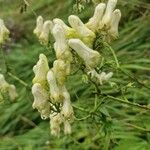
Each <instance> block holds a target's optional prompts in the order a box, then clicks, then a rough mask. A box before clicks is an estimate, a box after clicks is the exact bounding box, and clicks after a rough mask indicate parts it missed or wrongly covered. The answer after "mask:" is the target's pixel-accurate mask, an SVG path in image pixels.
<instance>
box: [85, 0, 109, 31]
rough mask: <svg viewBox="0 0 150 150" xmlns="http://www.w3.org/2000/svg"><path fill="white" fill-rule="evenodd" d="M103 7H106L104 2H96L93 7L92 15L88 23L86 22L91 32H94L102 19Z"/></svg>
mask: <svg viewBox="0 0 150 150" xmlns="http://www.w3.org/2000/svg"><path fill="white" fill-rule="evenodd" d="M105 8H106V4H105V3H100V4H98V5H97V6H96V8H95V12H94V15H93V17H92V18H90V19H89V21H88V23H87V24H86V26H87V27H88V28H89V29H90V30H92V31H93V32H95V31H96V30H97V29H98V25H99V22H100V21H101V19H102V16H103V13H104V10H105Z"/></svg>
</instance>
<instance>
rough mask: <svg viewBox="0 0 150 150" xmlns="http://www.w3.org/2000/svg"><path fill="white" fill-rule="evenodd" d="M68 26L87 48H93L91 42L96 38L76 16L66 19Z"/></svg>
mask: <svg viewBox="0 0 150 150" xmlns="http://www.w3.org/2000/svg"><path fill="white" fill-rule="evenodd" d="M68 21H69V24H70V25H71V27H72V28H73V29H75V30H76V32H77V33H78V34H79V36H80V39H81V40H82V41H83V42H84V43H85V44H86V45H88V46H90V47H92V46H93V41H94V39H95V37H96V35H95V33H94V32H92V31H91V30H90V29H88V28H87V27H86V25H84V23H83V22H82V21H81V20H80V18H79V17H78V16H75V15H70V16H69V17H68Z"/></svg>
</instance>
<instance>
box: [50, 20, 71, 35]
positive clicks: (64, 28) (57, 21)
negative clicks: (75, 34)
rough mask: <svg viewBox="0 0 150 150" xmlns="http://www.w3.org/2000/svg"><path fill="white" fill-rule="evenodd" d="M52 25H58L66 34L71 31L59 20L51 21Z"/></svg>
mask: <svg viewBox="0 0 150 150" xmlns="http://www.w3.org/2000/svg"><path fill="white" fill-rule="evenodd" d="M53 22H54V25H59V26H61V27H62V28H63V30H64V32H65V33H66V34H67V32H68V31H69V30H70V29H71V28H70V27H69V26H67V25H66V24H65V23H64V22H63V21H62V20H61V19H59V18H55V19H53Z"/></svg>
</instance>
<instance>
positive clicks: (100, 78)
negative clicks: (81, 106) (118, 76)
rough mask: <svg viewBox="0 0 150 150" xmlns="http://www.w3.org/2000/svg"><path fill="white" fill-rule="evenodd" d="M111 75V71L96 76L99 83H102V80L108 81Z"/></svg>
mask: <svg viewBox="0 0 150 150" xmlns="http://www.w3.org/2000/svg"><path fill="white" fill-rule="evenodd" d="M112 76H113V72H109V73H108V74H106V73H105V72H102V73H100V74H99V76H98V79H99V82H100V84H101V85H102V84H103V82H106V81H108V80H109V79H110V78H111V77H112Z"/></svg>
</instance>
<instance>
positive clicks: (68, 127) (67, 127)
mask: <svg viewBox="0 0 150 150" xmlns="http://www.w3.org/2000/svg"><path fill="white" fill-rule="evenodd" d="M64 133H65V134H71V125H70V123H69V121H68V120H65V121H64Z"/></svg>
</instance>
